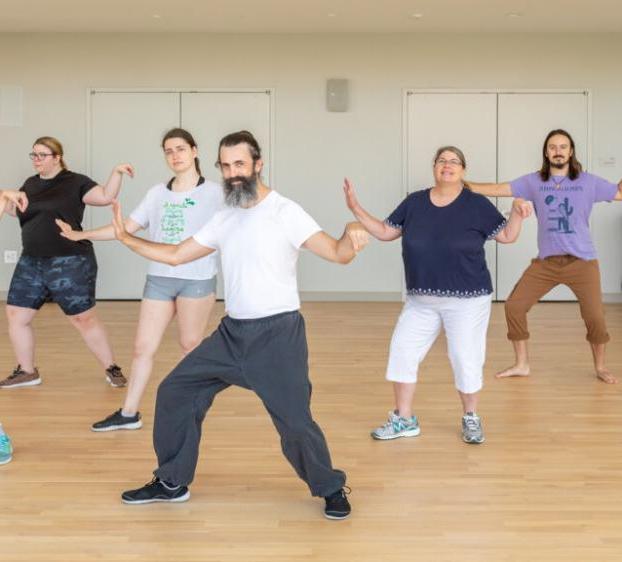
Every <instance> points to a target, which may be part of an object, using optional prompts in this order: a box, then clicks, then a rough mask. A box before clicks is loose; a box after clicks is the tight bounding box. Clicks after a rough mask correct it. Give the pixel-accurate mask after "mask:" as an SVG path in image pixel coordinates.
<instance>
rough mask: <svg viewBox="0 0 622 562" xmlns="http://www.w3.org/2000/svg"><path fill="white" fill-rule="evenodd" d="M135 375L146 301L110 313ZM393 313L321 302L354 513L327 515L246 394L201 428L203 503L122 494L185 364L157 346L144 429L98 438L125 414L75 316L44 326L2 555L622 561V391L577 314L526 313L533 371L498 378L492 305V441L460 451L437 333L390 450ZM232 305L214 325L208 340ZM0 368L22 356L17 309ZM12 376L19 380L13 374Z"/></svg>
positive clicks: (14, 417) (52, 312) (321, 412)
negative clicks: (156, 408)
mask: <svg viewBox="0 0 622 562" xmlns="http://www.w3.org/2000/svg"><path fill="white" fill-rule="evenodd" d="M98 310H99V312H100V316H101V317H102V319H103V320H104V321H105V323H106V325H107V327H108V329H109V332H110V335H111V339H112V341H113V344H114V347H115V350H116V353H117V356H118V361H119V363H120V364H122V365H123V366H124V367H125V369H126V371H128V370H129V364H130V360H131V353H132V343H133V338H134V330H135V322H136V318H137V311H138V303H133V302H130V303H112V302H105V303H99V304H98ZM399 310H400V305H399V304H397V303H307V304H305V305H304V307H303V312H304V314H305V317H306V321H307V330H308V338H309V345H310V364H311V375H312V380H313V383H314V394H313V409H314V414H315V417H316V418H317V421H318V422H319V423H320V425H321V427H322V428H323V429H324V431H325V433H326V436H327V439H328V443H329V446H330V448H331V451H332V455H333V460H334V463H335V466H337V467H340V468H343V469H344V470H346V471H347V472H348V475H349V482H348V483H349V484H350V486H351V487H352V494H351V496H350V498H351V501H352V505H353V509H354V511H353V515H352V517H351V518H350V519H349V520H347V521H341V522H335V521H327V520H325V519H324V518H323V517H322V507H323V502H322V500H318V499H316V498H311V497H310V496H309V494H308V492H307V489H306V487H305V486H304V484H303V483H302V482H301V481H300V480H298V478H297V477H296V476H295V474H294V473H293V471H292V469H291V468H290V466H289V465H288V464H287V462H286V461H285V460H284V458H283V457H282V455H281V452H280V446H279V440H278V436H277V434H276V432H275V430H274V428H273V427H272V424H271V422H270V420H269V418H268V416H267V414H266V413H265V412H264V410H263V408H262V405H261V403H260V402H259V401H258V399H257V398H256V397H255V396H254V395H252V394H251V393H250V392H248V391H245V390H241V389H229V390H227V391H225V392H223V393H222V394H220V395H219V396H218V397H217V399H216V401H215V404H214V407H213V408H212V410H211V411H210V413H209V414H208V417H207V419H206V423H205V425H204V433H203V441H202V445H201V457H200V463H199V466H198V471H197V476H196V480H195V483H194V484H193V486H192V487H191V493H192V498H191V500H190V501H189V502H187V503H185V504H177V505H161V504H155V505H149V506H127V505H123V504H122V503H121V502H120V499H119V495H120V492H121V491H123V490H125V489H128V488H133V487H137V486H139V485H142V484H143V483H144V482H146V481H148V480H149V479H150V474H151V470H152V469H153V468H154V454H153V450H152V445H151V431H152V426H153V419H152V418H153V404H154V399H155V389H156V386H157V382H158V381H159V380H161V379H162V377H163V376H164V375H165V374H166V373H167V372H168V371H169V370H170V368H171V367H172V366H173V365H174V364H175V362H176V360H177V358H178V348H177V344H176V341H175V331H174V329H173V328H171V330H170V331H169V332H168V333H167V336H166V339H165V341H164V342H163V345H162V347H161V349H160V351H159V353H158V356H157V360H156V364H155V372H154V376H153V380H152V382H151V384H150V387H149V390H148V392H147V395H146V397H145V399H144V404H143V408H142V410H143V414H144V421H145V426H144V427H143V429H141V430H139V431H117V432H110V433H104V434H94V433H92V432H91V431H90V430H89V427H90V424H91V423H92V422H94V421H96V420H98V419H101V418H103V417H104V416H105V415H107V414H109V413H110V412H112V411H113V410H114V409H116V408H118V407H120V405H121V401H122V397H123V393H124V391H123V390H118V389H113V388H110V387H109V386H108V385H107V384H105V382H104V377H103V373H102V371H101V369H100V368H99V367H98V365H97V363H96V361H95V359H94V358H93V357H92V356H91V355H90V353H89V352H88V351H87V349H86V347H85V346H84V344H83V343H82V342H81V340H80V338H79V337H78V336H77V334H76V332H74V331H73V329H72V328H71V327H70V326H69V324H68V323H67V321H66V320H65V319H64V318H63V316H62V314H61V313H60V311H59V310H58V309H57V308H56V307H54V306H52V305H46V306H45V307H44V309H43V310H42V311H41V313H40V314H39V315H38V318H37V320H36V332H37V338H38V349H37V364H38V366H39V367H40V370H41V373H42V377H43V381H44V382H43V384H42V385H41V386H40V387H35V388H26V389H14V390H5V391H0V421H2V422H3V423H4V426H5V428H6V429H7V431H8V432H9V434H10V435H11V437H12V438H13V441H14V444H15V458H14V461H13V462H12V463H10V464H8V465H6V466H2V467H0V560H2V561H3V562H5V561H6V562H8V561H10V562H17V561H45V562H56V561H58V562H67V561H74V560H75V561H78V560H80V561H82V560H88V561H91V560H104V561H110V562H117V561H123V562H125V561H135V560H140V561H142V560H144V561H150V562H157V561H163V562H186V561H222V562H247V561H248V562H250V561H252V562H268V561H270V562H292V561H301V562H302V561H305V562H307V561H322V562H324V561H326V562H328V561H339V562H341V561H344V562H345V561H353V562H354V561H356V562H384V561H387V562H401V561H409V562H410V561H413V560H415V561H423V562H428V561H433V562H443V561H447V562H454V561H455V562H458V561H460V562H471V561H472V562H475V561H477V562H489V561H490V562H506V561H529V562H532V561H534V562H537V561H554V562H557V561H577V562H587V561H590V562H591V561H594V562H604V561H620V560H622V484H621V476H622V454H621V447H622V394H621V393H622V385H615V386H609V385H605V384H603V383H601V382H598V381H597V380H596V378H595V377H594V376H593V373H592V364H591V356H590V353H589V349H588V346H587V343H586V342H585V339H584V328H583V324H582V322H581V320H580V317H579V311H578V307H577V305H575V304H540V305H538V306H536V307H535V308H534V310H533V311H532V313H531V315H530V322H531V333H532V347H531V353H532V371H533V374H532V376H530V377H528V378H520V379H511V380H496V379H494V377H493V376H492V374H493V373H494V371H495V370H497V369H500V368H502V367H505V366H507V365H508V364H509V363H510V362H511V359H512V355H511V348H510V346H509V344H508V342H507V341H506V339H505V322H504V319H503V308H502V305H494V308H493V316H492V320H491V326H490V331H489V340H488V346H489V349H488V362H487V365H486V371H485V372H486V382H485V388H484V391H483V394H482V403H481V408H480V412H481V415H482V417H483V420H484V424H485V426H484V427H485V430H486V436H487V441H486V443H485V444H484V445H482V446H469V445H465V444H464V443H462V441H461V440H460V416H461V412H460V407H459V401H458V397H457V395H456V392H455V390H454V388H453V382H452V376H451V371H450V368H449V363H448V360H447V358H446V355H445V343H444V338H443V337H441V338H439V340H438V342H437V343H436V344H435V346H434V348H433V349H432V351H431V352H430V354H429V356H428V358H427V360H426V362H425V363H424V365H423V366H422V368H421V371H420V378H421V383H420V385H419V388H418V394H417V398H416V412H417V414H418V416H419V417H420V420H421V426H422V433H421V435H420V436H419V437H417V438H411V439H400V440H397V441H392V442H376V441H373V440H372V439H371V438H370V437H369V431H370V429H372V428H373V427H374V426H376V425H378V424H379V423H381V422H383V421H384V419H385V417H386V414H387V411H388V410H389V409H390V408H391V405H392V392H391V387H390V385H389V384H388V383H386V382H385V381H384V380H383V379H384V368H385V364H386V358H387V349H388V343H389V339H390V336H391V332H392V328H393V326H394V324H395V320H396V318H397V315H398V314H399ZM221 314H222V304H218V305H217V309H216V315H215V316H214V317H213V319H212V321H211V322H210V326H209V329H210V330H211V329H213V328H214V327H215V325H216V322H217V319H218V318H219V316H220V315H221ZM607 318H608V323H609V328H610V333H611V336H612V344H611V345H610V346H609V365H610V367H611V369H612V371H613V372H614V373H616V374H618V375H621V376H622V346H621V345H620V342H621V341H622V305H619V304H614V305H608V306H607ZM0 341H1V342H2V345H1V346H0V368H1V369H2V370H3V373H4V374H8V373H9V372H10V369H11V368H12V366H13V356H12V352H11V349H10V345H9V343H8V337H7V327H6V320H5V319H4V315H3V316H2V319H1V320H0ZM3 376H4V375H3Z"/></svg>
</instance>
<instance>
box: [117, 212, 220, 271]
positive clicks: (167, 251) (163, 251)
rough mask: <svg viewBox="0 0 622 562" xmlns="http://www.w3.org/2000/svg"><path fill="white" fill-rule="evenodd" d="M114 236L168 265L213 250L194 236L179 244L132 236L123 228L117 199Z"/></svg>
mask: <svg viewBox="0 0 622 562" xmlns="http://www.w3.org/2000/svg"><path fill="white" fill-rule="evenodd" d="M112 209H113V220H112V224H113V227H114V234H115V238H116V239H117V240H119V242H121V243H123V244H125V245H126V246H127V247H128V248H129V249H130V250H132V251H133V252H136V253H137V254H139V255H141V256H143V257H145V258H147V259H149V260H153V261H159V262H162V263H166V264H168V265H179V264H182V263H188V262H191V261H194V260H196V259H198V258H202V257H203V256H207V255H208V254H211V253H212V252H214V251H215V250H214V248H207V247H205V246H201V244H199V243H198V242H197V241H196V240H195V239H194V238H187V239H186V240H184V241H183V242H181V243H179V244H158V243H157V242H150V241H148V240H144V239H143V238H137V237H136V236H132V235H131V234H130V233H129V232H128V231H127V230H126V229H125V222H124V221H123V215H122V214H121V206H120V205H119V202H118V201H114V202H113V203H112Z"/></svg>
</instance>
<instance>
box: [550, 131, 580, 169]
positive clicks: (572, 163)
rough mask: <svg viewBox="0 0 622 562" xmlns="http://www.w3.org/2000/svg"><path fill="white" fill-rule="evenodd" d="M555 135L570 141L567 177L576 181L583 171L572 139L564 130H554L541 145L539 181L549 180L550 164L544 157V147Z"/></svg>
mask: <svg viewBox="0 0 622 562" xmlns="http://www.w3.org/2000/svg"><path fill="white" fill-rule="evenodd" d="M555 135H562V136H564V137H566V138H567V139H568V140H569V141H570V148H571V149H572V154H571V155H570V160H569V161H568V177H569V178H570V179H571V180H576V179H577V178H578V177H579V174H580V173H581V172H582V171H583V166H581V162H579V161H578V160H577V154H576V151H575V147H574V139H573V138H572V137H571V136H570V133H568V132H567V131H564V129H554V130H552V131H551V132H550V133H549V134H548V135H546V138H545V139H544V144H543V145H542V168H540V179H541V180H542V181H547V180H549V179H550V178H551V162H550V161H549V158H548V156H547V155H546V147H547V146H548V144H549V140H551V137H554V136H555Z"/></svg>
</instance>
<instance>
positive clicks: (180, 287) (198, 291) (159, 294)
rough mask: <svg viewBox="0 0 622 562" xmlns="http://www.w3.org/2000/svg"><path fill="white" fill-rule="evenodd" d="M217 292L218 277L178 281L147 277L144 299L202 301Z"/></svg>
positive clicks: (168, 278) (171, 278) (155, 276)
mask: <svg viewBox="0 0 622 562" xmlns="http://www.w3.org/2000/svg"><path fill="white" fill-rule="evenodd" d="M215 292H216V276H214V277H212V278H211V279H177V278H175V277H161V276H159V275H147V280H146V281H145V289H144V290H143V299H152V300H156V301H174V300H175V299H176V298H177V297H183V298H186V299H201V298H203V297H207V296H208V295H211V294H212V293H215Z"/></svg>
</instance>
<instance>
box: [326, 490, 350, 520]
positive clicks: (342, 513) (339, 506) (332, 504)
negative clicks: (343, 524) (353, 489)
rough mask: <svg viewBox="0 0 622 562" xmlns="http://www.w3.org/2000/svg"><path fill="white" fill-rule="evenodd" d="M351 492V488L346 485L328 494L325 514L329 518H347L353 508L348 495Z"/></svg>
mask: <svg viewBox="0 0 622 562" xmlns="http://www.w3.org/2000/svg"><path fill="white" fill-rule="evenodd" d="M349 493H350V488H348V487H347V486H344V487H343V488H341V490H337V491H336V492H335V493H334V494H331V495H330V496H326V497H325V498H324V499H325V500H326V507H325V508H324V515H325V517H326V518H327V519H345V518H346V517H347V516H348V515H350V512H351V511H352V508H351V507H350V502H349V501H348V498H346V496H347V495H348V494H349Z"/></svg>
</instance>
